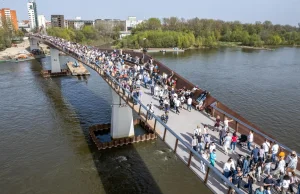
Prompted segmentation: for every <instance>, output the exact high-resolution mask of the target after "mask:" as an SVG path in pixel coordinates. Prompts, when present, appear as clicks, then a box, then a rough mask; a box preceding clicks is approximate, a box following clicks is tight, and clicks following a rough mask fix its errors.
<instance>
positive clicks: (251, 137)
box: [247, 131, 253, 151]
mask: <svg viewBox="0 0 300 194" xmlns="http://www.w3.org/2000/svg"><path fill="white" fill-rule="evenodd" d="M247 141H248V142H247V147H248V150H249V151H251V145H252V142H253V131H250V132H249V135H248V137H247Z"/></svg>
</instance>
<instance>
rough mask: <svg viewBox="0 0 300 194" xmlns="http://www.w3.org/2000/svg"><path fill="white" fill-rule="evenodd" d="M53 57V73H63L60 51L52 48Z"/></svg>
mask: <svg viewBox="0 0 300 194" xmlns="http://www.w3.org/2000/svg"><path fill="white" fill-rule="evenodd" d="M50 55H51V73H57V72H61V69H60V63H59V50H57V49H54V48H50Z"/></svg>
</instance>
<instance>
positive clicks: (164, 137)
mask: <svg viewBox="0 0 300 194" xmlns="http://www.w3.org/2000/svg"><path fill="white" fill-rule="evenodd" d="M166 133H167V129H166V128H165V131H164V136H163V141H165V139H166Z"/></svg>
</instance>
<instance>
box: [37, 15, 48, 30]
mask: <svg viewBox="0 0 300 194" xmlns="http://www.w3.org/2000/svg"><path fill="white" fill-rule="evenodd" d="M38 22H39V28H40V27H43V28H46V18H45V16H44V15H39V16H38Z"/></svg>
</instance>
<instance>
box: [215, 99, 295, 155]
mask: <svg viewBox="0 0 300 194" xmlns="http://www.w3.org/2000/svg"><path fill="white" fill-rule="evenodd" d="M210 106H211V107H212V108H214V109H215V110H217V111H218V112H220V113H222V114H224V115H226V116H227V117H228V118H231V119H233V120H235V121H236V122H238V123H239V124H241V125H243V126H245V127H247V128H248V129H250V130H252V131H254V132H255V133H257V134H259V135H261V136H263V137H264V138H265V139H268V140H269V141H270V142H276V143H277V144H278V145H279V146H280V147H282V148H284V149H285V150H287V151H289V152H292V151H293V150H292V149H290V148H289V147H287V146H286V145H284V144H281V143H279V142H278V141H277V140H275V139H273V138H271V137H269V136H267V135H265V134H264V133H262V132H260V131H259V130H257V129H255V128H254V127H252V126H250V125H248V124H247V123H244V122H243V121H241V120H240V119H238V118H236V117H234V116H233V115H231V114H229V113H227V112H225V111H224V110H222V109H220V108H218V107H217V106H216V103H213V104H211V105H210ZM297 156H298V157H300V154H298V153H297Z"/></svg>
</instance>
